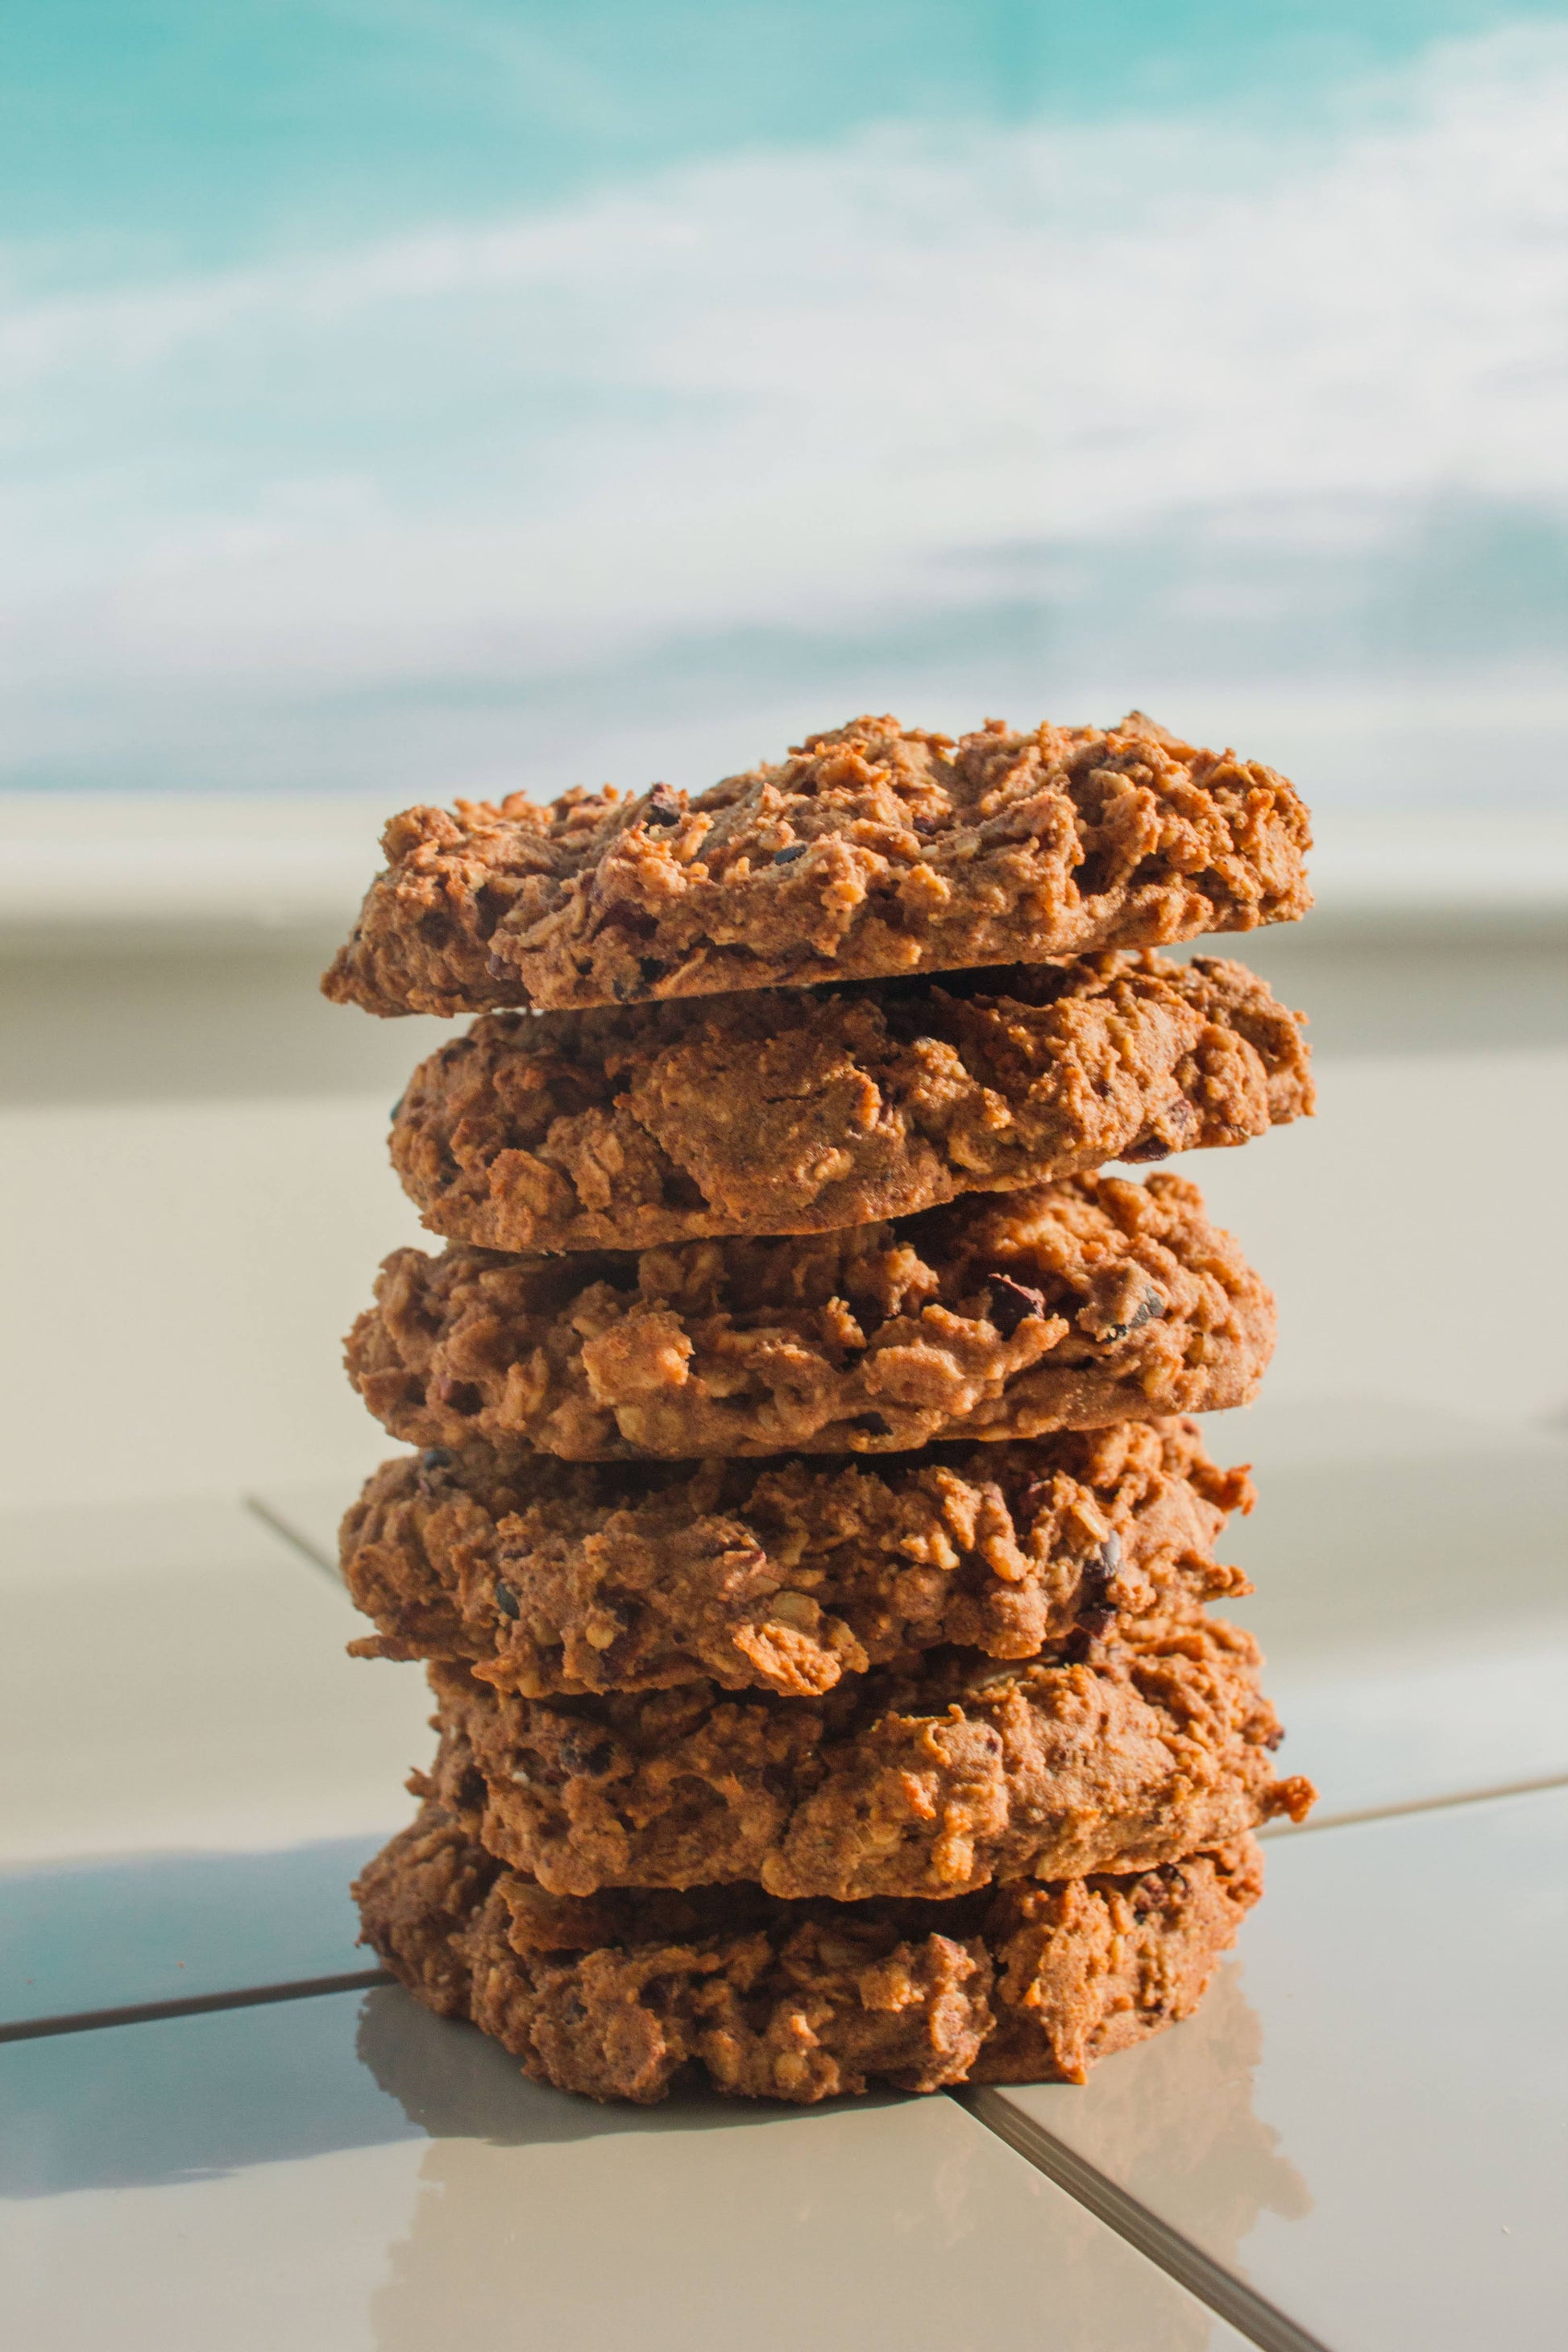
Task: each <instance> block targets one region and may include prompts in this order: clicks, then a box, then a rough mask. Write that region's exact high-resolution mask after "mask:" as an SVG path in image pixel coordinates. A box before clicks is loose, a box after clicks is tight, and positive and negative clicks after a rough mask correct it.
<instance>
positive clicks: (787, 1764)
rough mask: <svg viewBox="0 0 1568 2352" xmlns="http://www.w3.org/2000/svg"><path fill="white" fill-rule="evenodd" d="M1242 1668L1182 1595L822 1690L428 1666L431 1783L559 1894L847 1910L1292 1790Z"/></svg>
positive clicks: (1230, 1629) (1102, 1861)
mask: <svg viewBox="0 0 1568 2352" xmlns="http://www.w3.org/2000/svg"><path fill="white" fill-rule="evenodd" d="M1257 1667H1258V1652H1257V1648H1256V1645H1255V1644H1254V1643H1253V1642H1252V1640H1251V1637H1250V1636H1249V1635H1248V1634H1246V1633H1239V1632H1237V1629H1236V1628H1235V1627H1234V1626H1230V1625H1226V1624H1224V1623H1221V1622H1216V1621H1212V1620H1209V1619H1206V1618H1205V1617H1203V1616H1202V1615H1201V1614H1198V1613H1196V1612H1191V1611H1188V1612H1184V1613H1181V1614H1173V1616H1172V1617H1170V1618H1168V1619H1163V1620H1154V1621H1151V1620H1147V1619H1137V1620H1134V1621H1132V1622H1131V1624H1129V1625H1126V1626H1119V1627H1118V1628H1117V1638H1115V1639H1114V1640H1108V1641H1105V1642H1096V1641H1092V1640H1090V1639H1089V1638H1088V1637H1087V1636H1086V1635H1083V1634H1081V1633H1080V1634H1079V1635H1078V1636H1076V1637H1075V1638H1074V1639H1073V1641H1072V1642H1071V1643H1068V1644H1065V1645H1064V1646H1063V1648H1062V1650H1061V1651H1060V1652H1059V1653H1056V1654H1053V1653H1050V1652H1047V1654H1045V1655H1044V1656H1042V1657H1040V1658H1038V1659H1035V1660H1031V1661H1026V1662H1022V1663H1011V1664H994V1663H992V1662H989V1661H985V1660H977V1659H976V1658H975V1657H974V1655H973V1653H972V1652H965V1651H935V1652H928V1653H925V1654H922V1656H921V1659H920V1661H919V1664H918V1667H917V1668H916V1669H915V1670H913V1671H910V1672H889V1671H884V1672H874V1673H872V1674H869V1675H854V1676H849V1677H847V1678H846V1679H845V1680H844V1681H843V1682H841V1683H840V1684H838V1685H837V1686H836V1688H834V1689H833V1690H831V1691H829V1692H828V1693H826V1696H823V1697H821V1698H775V1697H773V1696H772V1695H771V1694H763V1693H755V1694H747V1695H746V1696H744V1697H743V1698H736V1697H731V1696H728V1695H726V1694H725V1693H724V1692H723V1691H721V1690H720V1689H718V1688H717V1687H716V1686H715V1685H713V1684H711V1683H707V1682H700V1683H683V1684H681V1685H679V1686H678V1687H676V1688H674V1689H670V1690H662V1691H653V1692H640V1693H636V1694H626V1693H616V1694H612V1695H610V1696H605V1697H595V1698H579V1699H531V1698H523V1697H521V1696H519V1695H517V1694H515V1693H512V1692H498V1691H496V1690H495V1689H493V1688H492V1687H491V1686H490V1685H488V1684H486V1683H483V1682H480V1681H479V1680H477V1679H476V1677H475V1676H474V1675H472V1674H470V1673H469V1672H468V1669H467V1668H465V1667H462V1666H458V1665H442V1664H437V1665H433V1666H431V1667H430V1669H429V1675H430V1683H431V1687H432V1689H433V1690H434V1691H435V1693H436V1698H437V1710H438V1721H439V1724H440V1727H441V1731H442V1739H441V1746H440V1750H439V1753H438V1755H437V1761H436V1765H435V1767H434V1771H433V1778H432V1780H431V1783H430V1788H431V1790H432V1792H433V1793H434V1794H435V1795H437V1797H438V1798H439V1800H440V1801H441V1802H442V1803H443V1804H445V1805H446V1806H447V1808H448V1810H450V1811H453V1812H455V1813H458V1815H459V1816H460V1817H462V1818H463V1820H464V1822H465V1826H466V1827H467V1828H468V1829H469V1830H470V1831H471V1832H472V1833H473V1834H474V1835H475V1836H476V1837H477V1838H478V1839H479V1842H480V1843H482V1844H483V1845H484V1846H486V1847H487V1848H488V1849H489V1852H490V1853H494V1854H496V1855H498V1856H499V1857H500V1858H501V1859H502V1860H504V1861H506V1862H507V1863H510V1864H511V1865H512V1867H513V1868H514V1869H518V1870H525V1871H527V1872H529V1873H530V1874H531V1875H532V1876H533V1877H535V1878H537V1879H538V1880H539V1882H540V1884H541V1885H543V1886H545V1887H548V1888H549V1889H550V1890H551V1891H552V1893H556V1894H563V1895H592V1894H594V1893H595V1892H596V1891H597V1889H599V1888H600V1887H603V1886H699V1885H710V1884H713V1883H716V1882H722V1881H726V1880H731V1879H742V1878H745V1879H754V1880H756V1881H757V1882H758V1883H759V1884H760V1885H763V1887H765V1888H766V1889H767V1891H768V1893H769V1894H771V1895H786V1896H792V1897H793V1896H801V1895H831V1896H833V1897H834V1898H835V1899H836V1900H837V1901H841V1902H854V1901H858V1900H860V1899H861V1898H863V1897H865V1896H868V1895H931V1896H936V1897H946V1896H949V1895H964V1894H969V1893H972V1892H973V1890H974V1889H975V1888H976V1887H979V1886H984V1885H989V1884H990V1883H991V1881H992V1880H994V1879H998V1878H1022V1877H1034V1878H1078V1877H1082V1876H1084V1875H1085V1874H1087V1873H1089V1872H1090V1871H1096V1870H1113V1871H1129V1870H1149V1869H1152V1868H1154V1867H1155V1866H1156V1865H1157V1864H1160V1863H1163V1862H1169V1861H1172V1860H1173V1859H1175V1858H1176V1857H1177V1856H1178V1855H1181V1854H1184V1853H1194V1852H1195V1851H1196V1850H1197V1848H1198V1847H1200V1846H1205V1845H1213V1844H1216V1843H1223V1842H1224V1841H1225V1840H1226V1838H1232V1837H1237V1836H1239V1835H1240V1834H1241V1832H1243V1831H1245V1830H1249V1829H1252V1828H1254V1827H1256V1825H1257V1824H1258V1822H1264V1821H1268V1820H1269V1819H1271V1818H1272V1817H1273V1816H1274V1815H1275V1814H1277V1813H1280V1812H1288V1813H1289V1814H1290V1815H1291V1816H1292V1818H1300V1816H1301V1815H1302V1814H1303V1813H1304V1812H1305V1811H1306V1809H1307V1806H1308V1805H1309V1804H1310V1801H1311V1796H1312V1791H1311V1789H1310V1786H1309V1784H1308V1783H1307V1782H1306V1781H1304V1780H1283V1781H1281V1780H1277V1779H1276V1778H1275V1774H1274V1767H1273V1750H1274V1749H1275V1748H1276V1747H1277V1746H1278V1745H1279V1738H1280V1737H1281V1734H1280V1730H1279V1720H1278V1718H1277V1717H1276V1716H1275V1714H1274V1710H1273V1709H1272V1707H1271V1706H1269V1705H1268V1701H1267V1700H1266V1699H1265V1698H1264V1697H1263V1696H1261V1694H1260V1692H1259V1690H1258V1676H1257Z"/></svg>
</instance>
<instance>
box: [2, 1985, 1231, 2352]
mask: <svg viewBox="0 0 1568 2352" xmlns="http://www.w3.org/2000/svg"><path fill="white" fill-rule="evenodd" d="M356 2036H357V2042H358V2052H357V2053H356V2048H355V2043H356ZM383 2086H384V2087H383ZM0 2189H3V2190H4V2193H5V2202H4V2203H3V2204H0V2246H3V2247H4V2252H5V2267H6V2274H7V2277H8V2279H9V2281H10V2287H9V2295H8V2300H9V2305H10V2309H9V2324H10V2326H11V2327H12V2328H13V2329H14V2330H15V2331H16V2336H15V2340H16V2342H18V2343H19V2344H26V2347H28V2352H99V2347H101V2346H103V2345H106V2344H111V2345H113V2346H114V2347H116V2352H210V2347H217V2346H221V2347H223V2352H276V2347H278V2346H279V2344H283V2343H289V2342H298V2343H301V2344H304V2345H308V2346H309V2347H310V2352H361V2348H362V2347H364V2352H370V2347H374V2352H448V2347H452V2346H454V2345H458V2344H465V2343H468V2342H472V2343H476V2344H480V2345H484V2346H486V2347H510V2346H534V2345H537V2346H541V2347H544V2346H548V2347H552V2352H610V2348H611V2347H619V2346H622V2345H633V2344H635V2345H637V2346H639V2347H647V2352H692V2347H710V2346H713V2347H718V2346H729V2345H733V2346H736V2347H746V2352H769V2347H779V2352H784V2347H788V2352H798V2347H802V2346H807V2345H809V2346H813V2347H821V2352H839V2347H842V2352H868V2347H879V2346H882V2345H898V2346H900V2347H908V2352H924V2347H930V2352H970V2347H973V2352H995V2348H996V2347H1005V2346H1011V2345H1020V2346H1024V2345H1026V2346H1028V2347H1031V2352H1134V2347H1136V2352H1200V2347H1213V2348H1214V2352H1240V2347H1241V2341H1242V2339H1241V2338H1240V2337H1239V2336H1237V2335H1236V2334H1235V2333H1234V2332H1233V2331H1232V2330H1231V2329H1230V2328H1229V2327H1228V2326H1226V2324H1225V2323H1224V2322H1223V2321H1221V2320H1219V2319H1216V2318H1215V2316H1214V2315H1213V2314H1212V2313H1210V2312H1209V2311H1208V2310H1207V2309H1206V2308H1205V2306H1204V2305H1200V2304H1199V2303H1197V2302H1195V2301H1194V2299H1193V2298H1192V2297H1191V2296H1190V2295H1189V2294H1187V2293H1186V2292H1185V2291H1184V2289H1183V2288H1182V2287H1180V2286H1178V2285H1176V2284H1174V2283H1173V2281H1172V2280H1171V2279H1170V2278H1168V2277H1167V2276H1166V2275H1165V2273H1163V2271H1161V2270H1158V2269H1156V2268H1155V2267H1154V2266H1153V2265H1152V2264H1151V2263H1148V2262H1147V2261H1146V2260H1145V2259H1144V2258H1143V2257H1142V2255H1141V2254H1139V2253H1137V2252H1134V2251H1133V2250H1132V2249H1131V2247H1129V2246H1128V2245H1126V2244H1125V2243H1124V2242H1122V2241H1121V2240H1120V2239H1119V2238H1118V2237H1116V2236H1115V2235H1114V2234H1113V2233H1112V2232H1111V2231H1109V2230H1108V2229H1106V2228H1105V2227H1104V2226H1103V2225H1102V2224H1101V2223H1100V2222H1099V2221H1096V2220H1095V2219H1094V2218H1093V2217H1092V2216H1091V2215H1090V2214H1089V2213H1088V2212H1087V2211H1085V2210H1084V2209H1083V2208H1082V2207H1081V2206H1079V2205H1078V2204H1077V2203H1075V2202H1074V2201H1073V2200H1070V2199H1069V2198H1068V2197H1067V2196H1066V2195H1064V2193H1063V2192H1062V2191H1061V2190H1060V2189H1057V2188H1056V2187H1055V2186H1054V2185H1053V2184H1052V2183H1051V2182H1050V2181H1048V2180H1047V2179H1043V2178H1042V2177H1041V2175H1040V2174H1039V2173H1037V2171H1035V2170H1034V2169H1032V2168H1030V2167H1029V2166H1028V2165H1026V2163H1024V2162H1023V2161H1022V2160H1021V2159H1020V2158H1017V2157H1016V2156H1015V2155H1014V2154H1013V2153H1012V2152H1011V2151H1010V2150H1009V2149H1007V2148H1006V2147H1004V2146H1003V2145H1002V2144H1001V2142H1000V2141H999V2140H997V2139H996V2138H995V2137H994V2135H992V2134H991V2133H989V2132H987V2131H986V2130H984V2128H983V2126H981V2125H979V2124H978V2123H976V2122H975V2121H974V2120H973V2118H971V2117H970V2116H966V2115H965V2114H963V2111H962V2110H961V2109H960V2108H958V2107H957V2106H955V2105H953V2104H952V2102H951V2101H949V2100H947V2099H942V2098H934V2099H926V2100H909V2101H890V2102H887V2103H878V2104H873V2105H860V2104H856V2103H847V2104H846V2105H842V2106H839V2107H836V2108H833V2109H828V2110H817V2111H815V2112H810V2113H805V2114H801V2113H790V2112H788V2111H785V2110H781V2109H776V2108H766V2107H756V2106H750V2105H726V2104H725V2103H724V2102H721V2101H719V2100H716V2099H715V2100H701V2101H698V2100H692V2101H689V2102H688V2103H686V2104H685V2105H680V2106H672V2107H670V2108H665V2109H654V2110H651V2111H643V2112H638V2111H636V2110H628V2109H626V2108H596V2107H594V2106H592V2105H589V2104H588V2103H586V2102H584V2101H579V2100H574V2099H568V2098H565V2097H563V2096H562V2095H560V2094H557V2093H554V2092H550V2091H542V2090H538V2089H535V2088H533V2087H532V2086H531V2085H529V2084H525V2083H524V2082H523V2080H522V2078H521V2075H520V2074H518V2072H517V2070H516V2068H515V2066H514V2065H513V2064H512V2063H511V2062H510V2061H509V2060H508V2059H507V2058H506V2057H505V2055H504V2053H501V2052H500V2051H499V2050H498V2049H496V2048H495V2047H493V2045H490V2044H489V2043H486V2042H482V2041H481V2040H480V2038H479V2036H478V2035H477V2034H475V2033H474V2032H472V2031H471V2030H470V2029H468V2028H467V2027H462V2026H450V2025H443V2024H440V2023H438V2022H437V2021H436V2020H434V2019H431V2018H428V2017H426V2015H425V2014H424V2013H423V2012H422V2011H418V2010H416V2008H415V2006H414V2004H413V2003H412V2002H411V2001H409V2000H406V1999H405V1996H404V1995H403V1994H402V1993H401V1992H400V1991H398V1990H395V1989H392V1988H386V1989H384V1990H378V1991H376V1992H374V1993H372V1994H369V1995H367V1996H352V1995H336V1996H332V1997H330V1998H328V1999H323V2000H308V2001H296V2002H289V2003H279V2005H277V2006H276V2007H274V2008H270V2009H250V2010H236V2011H225V2012H222V2013H220V2014H218V2015H215V2016H208V2017H202V2018H185V2019H180V2020H177V2021H169V2022H166V2023H160V2024H153V2025H136V2026H129V2027H119V2028H113V2029H110V2030H107V2031H101V2032H89V2033H79V2034H70V2035H63V2036H60V2037H59V2038H58V2039H55V2040H51V2041H47V2042H22V2043H14V2044H12V2045H10V2046H9V2047H6V2048H0Z"/></svg>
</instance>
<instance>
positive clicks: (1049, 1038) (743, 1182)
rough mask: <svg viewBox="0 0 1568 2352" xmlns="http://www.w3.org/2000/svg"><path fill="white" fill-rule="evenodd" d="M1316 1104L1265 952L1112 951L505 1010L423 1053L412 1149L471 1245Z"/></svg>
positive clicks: (407, 1103) (591, 1231) (1202, 1138)
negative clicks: (587, 1005) (904, 975)
mask: <svg viewBox="0 0 1568 2352" xmlns="http://www.w3.org/2000/svg"><path fill="white" fill-rule="evenodd" d="M1311 1101H1312V1093H1311V1081H1310V1078H1309V1076H1308V1074H1307V1049H1306V1045H1305V1042H1304V1040H1303V1038H1302V1036H1301V1028H1300V1020H1299V1018H1298V1016H1297V1015H1296V1014H1295V1013H1289V1012H1287V1011H1286V1010H1285V1008H1284V1007H1283V1006H1281V1005H1279V1004H1278V1003H1276V1002H1275V1000H1274V998H1273V996H1272V995H1271V994H1270V993H1269V991H1268V988H1267V987H1266V986H1265V985H1264V983H1263V982H1261V981H1259V980H1257V979H1255V978H1254V977H1253V975H1252V974H1251V973H1250V972H1249V971H1247V970H1246V968H1245V967H1244V966H1243V965H1241V964H1237V963H1226V962H1220V961H1212V960H1209V959H1206V958H1205V959H1203V960H1200V961H1194V962H1193V963H1190V964H1185V965H1183V964H1175V963H1171V962H1169V961H1165V960H1164V959H1163V958H1162V957H1158V956H1145V957H1139V956H1131V955H1107V956H1100V957H1096V958H1094V959H1092V960H1090V961H1083V962H1079V963H1072V964H1065V965H1058V964H1017V965H1012V966H1005V967H1001V968H995V967H993V968H990V969H987V970H982V971H967V972H957V973H949V974H947V975H944V976H943V977H942V979H939V980H919V981H900V982H879V983H862V984H859V985H857V986H855V987H851V988H848V989H834V990H816V991H812V992H806V991H797V992H771V993H767V994H751V995H742V996H723V997H710V998H703V999H698V1000H695V1001H687V1002H684V1003H663V1004H643V1005H631V1006H626V1007H624V1008H621V1009H618V1010H616V1009H612V1010H608V1011H604V1012H598V1013H546V1014H544V1015H543V1016H542V1017H539V1018H531V1017H530V1016H529V1015H528V1014H527V1013H497V1014H493V1015H491V1016H490V1017H489V1018H488V1019H486V1020H483V1021H480V1022H478V1023H476V1024H475V1025H474V1027H473V1028H472V1029H471V1030H470V1031H469V1032H468V1034H467V1035H466V1036H464V1037H459V1038H457V1039H455V1040H454V1041H453V1042H452V1043H451V1044H449V1045H444V1046H443V1047H442V1048H441V1049H440V1051H439V1052H438V1053H436V1054H434V1055H431V1057H430V1059H429V1060H428V1061H426V1062H425V1063H423V1064H422V1065H421V1066H420V1067H419V1069H418V1070H416V1073H415V1075H414V1077H413V1079H412V1080H411V1082H410V1084H409V1087H408V1089H407V1091H406V1093H405V1095H404V1097H403V1100H402V1102H401V1103H400V1104H399V1105H398V1108H397V1111H396V1114H395V1118H394V1122H393V1130H392V1157H393V1160H394V1163H395V1166H396V1169H397V1172H398V1174H399V1175H400V1177H401V1178H402V1180H403V1182H404V1185H405V1189H406V1191H407V1192H408V1193H409V1195H410V1196H411V1198H412V1199H413V1200H415V1201H416V1202H417V1203H418V1205H419V1208H420V1210H421V1212H422V1213H423V1216H424V1220H425V1223H426V1224H427V1225H428V1226H429V1227H430V1228H431V1229H432V1231H433V1232H436V1233H438V1234H447V1235H449V1236H450V1237H451V1238H453V1239H454V1240H458V1241H465V1242H474V1243H478V1244H481V1245H482V1246H484V1247H486V1248H489V1249H500V1250H527V1249H548V1250H580V1249H597V1248H609V1249H626V1248H631V1249H637V1248H642V1247H645V1246H646V1245H647V1244H649V1243H654V1242H668V1241H682V1240H689V1239H698V1238H700V1237H702V1236H704V1235H706V1234H799V1233H821V1232H826V1231H829V1230H831V1229H833V1228H834V1227H837V1226H840V1225H857V1224H865V1223H869V1222H870V1221H871V1220H872V1219H873V1218H877V1217H897V1216H904V1215H908V1214H911V1213H914V1212H915V1211H917V1210H920V1209H925V1208H930V1207H931V1206H933V1205H934V1204H935V1203H937V1202H942V1201H947V1200H951V1199H952V1198H953V1197H954V1196H955V1195H956V1194H959V1193H963V1192H1004V1191H1007V1190H1009V1189H1011V1188H1013V1187H1015V1186H1017V1185H1022V1184H1037V1183H1042V1182H1045V1181H1049V1180H1050V1179H1052V1178H1056V1177H1061V1176H1071V1175H1075V1174H1077V1173H1079V1171H1086V1170H1090V1169H1095V1168H1099V1167H1101V1166H1102V1165H1103V1164H1104V1163H1105V1161H1107V1160H1161V1159H1163V1158H1164V1157H1165V1155H1166V1154H1167V1153H1168V1152H1171V1151H1183V1150H1191V1149H1193V1148H1194V1147H1196V1146H1201V1145H1225V1144H1236V1143H1242V1142H1245V1141H1246V1140H1247V1138H1248V1137H1249V1136H1255V1135H1261V1134H1263V1133H1264V1132H1266V1130H1267V1129H1268V1127H1269V1125H1270V1124H1271V1123H1274V1124H1278V1123H1281V1122H1283V1121H1286V1120H1289V1119H1293V1118H1300V1116H1301V1115H1302V1114H1303V1113H1304V1112H1307V1111H1310V1108H1311Z"/></svg>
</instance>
